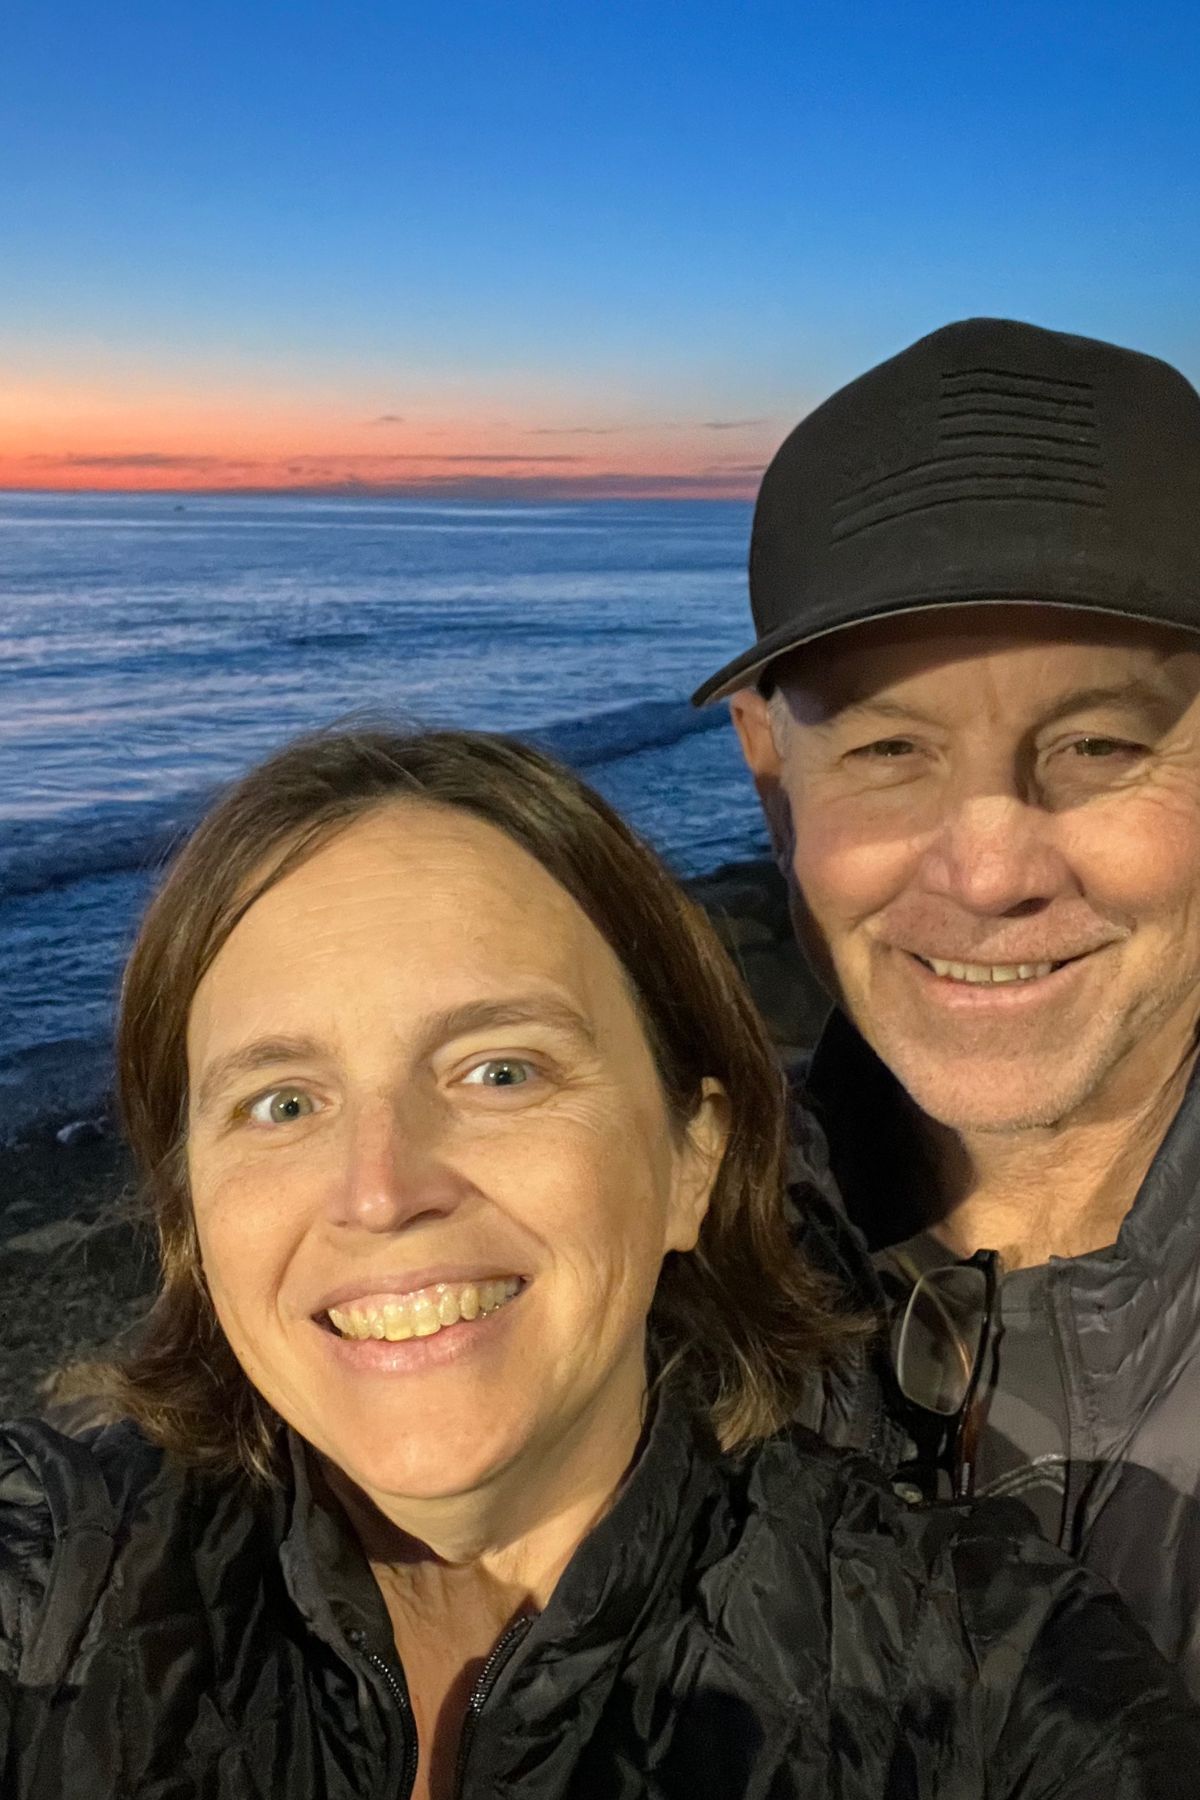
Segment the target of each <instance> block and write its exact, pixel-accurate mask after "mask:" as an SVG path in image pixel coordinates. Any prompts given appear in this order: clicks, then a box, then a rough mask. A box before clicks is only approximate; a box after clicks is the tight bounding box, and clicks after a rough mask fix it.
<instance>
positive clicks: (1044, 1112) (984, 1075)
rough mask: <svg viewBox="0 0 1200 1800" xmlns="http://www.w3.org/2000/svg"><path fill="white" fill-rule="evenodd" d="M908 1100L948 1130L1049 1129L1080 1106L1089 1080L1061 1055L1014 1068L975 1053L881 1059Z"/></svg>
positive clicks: (1009, 1130)
mask: <svg viewBox="0 0 1200 1800" xmlns="http://www.w3.org/2000/svg"><path fill="white" fill-rule="evenodd" d="M885 1060H886V1061H888V1062H889V1063H890V1065H891V1068H892V1071H893V1073H894V1074H895V1075H896V1077H897V1079H898V1080H899V1082H900V1084H901V1086H902V1087H903V1088H904V1089H905V1090H906V1092H907V1093H908V1095H909V1097H910V1099H911V1100H913V1101H914V1103H915V1104H916V1105H917V1106H918V1107H919V1108H920V1110H921V1111H922V1112H923V1113H925V1114H926V1115H927V1116H928V1117H929V1118H931V1119H934V1120H936V1121H937V1123H938V1124H939V1125H943V1126H945V1127H946V1128H947V1129H948V1130H950V1131H957V1132H960V1133H963V1134H966V1133H987V1134H990V1133H996V1134H1000V1133H1006V1132H1015V1131H1039V1130H1042V1131H1044V1130H1049V1129H1051V1128H1053V1127H1054V1126H1056V1125H1061V1124H1063V1123H1064V1122H1065V1121H1066V1120H1067V1119H1069V1118H1070V1117H1071V1116H1072V1114H1073V1113H1075V1112H1076V1111H1077V1109H1078V1108H1079V1107H1080V1106H1081V1105H1082V1103H1083V1102H1084V1100H1085V1099H1086V1097H1087V1094H1088V1091H1089V1088H1090V1085H1091V1084H1090V1083H1089V1081H1088V1079H1087V1077H1086V1075H1085V1074H1084V1073H1083V1072H1082V1071H1079V1072H1078V1074H1076V1075H1075V1079H1072V1078H1071V1077H1072V1074H1073V1073H1074V1072H1073V1071H1067V1070H1064V1069H1063V1066H1062V1061H1061V1059H1056V1062H1055V1065H1054V1066H1049V1059H1047V1066H1043V1065H1042V1062H1041V1059H1040V1058H1039V1059H1038V1061H1037V1062H1036V1063H1034V1065H1033V1066H1032V1067H1031V1066H1030V1065H1029V1064H1025V1065H1024V1066H1022V1067H1020V1068H1015V1067H1014V1066H1013V1064H1012V1063H1011V1062H1004V1063H997V1062H995V1061H990V1060H983V1059H980V1060H978V1061H976V1060H975V1059H973V1058H970V1057H967V1058H955V1059H953V1060H952V1059H950V1058H945V1059H942V1058H931V1059H925V1058H912V1057H907V1056H900V1057H896V1058H892V1057H887V1058H885Z"/></svg>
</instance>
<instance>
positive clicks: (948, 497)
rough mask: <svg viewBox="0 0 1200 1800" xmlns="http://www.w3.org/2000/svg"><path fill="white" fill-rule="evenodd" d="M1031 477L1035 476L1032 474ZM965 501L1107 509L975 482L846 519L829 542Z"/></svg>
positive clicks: (1078, 499) (1075, 497) (1080, 497)
mask: <svg viewBox="0 0 1200 1800" xmlns="http://www.w3.org/2000/svg"><path fill="white" fill-rule="evenodd" d="M1030 478H1031V479H1035V478H1033V477H1030ZM985 479H989V480H1002V479H1005V477H1001V476H994V477H986V478H985ZM1007 479H1008V480H1010V481H1014V482H1020V481H1023V480H1025V479H1026V477H1024V476H1020V475H1015V474H1014V475H1011V476H1008V477H1007ZM1043 479H1044V480H1046V481H1060V480H1061V479H1062V478H1061V477H1060V476H1045V477H1043ZM1097 485H1101V484H1097ZM965 500H969V501H971V502H973V503H976V504H978V503H981V502H983V501H987V500H1003V501H1006V502H1008V503H1009V504H1011V503H1012V502H1013V501H1014V500H1047V501H1049V502H1051V504H1053V505H1058V506H1088V507H1091V508H1092V509H1093V510H1096V511H1103V509H1104V502H1103V500H1093V499H1091V498H1090V496H1088V495H1086V494H1046V493H1041V494H1039V493H1036V492H1030V491H1028V490H1026V491H1025V492H1024V493H1022V492H1019V491H1018V492H1012V491H1009V492H1008V493H1004V494H981V493H980V492H979V490H978V488H977V487H975V486H974V485H972V486H971V487H969V488H968V489H967V490H966V491H965V492H964V493H961V494H943V495H942V496H941V497H940V498H939V499H936V500H918V501H917V502H916V504H915V505H911V506H896V507H893V509H892V511H891V512H887V513H880V514H879V515H878V516H877V517H876V518H874V519H861V520H857V521H855V520H853V519H847V520H843V521H842V522H841V524H840V525H835V526H834V528H833V530H832V531H831V532H830V534H829V535H830V541H831V542H832V543H835V544H843V543H845V542H846V540H847V539H848V538H852V537H857V536H858V535H859V533H860V532H863V531H873V530H874V529H875V527H876V526H877V525H888V524H890V523H891V521H892V520H893V519H903V518H907V517H908V515H909V514H910V513H919V512H929V511H930V509H931V508H933V507H935V506H958V505H960V504H961V503H962V502H963V501H965ZM881 504H886V502H881Z"/></svg>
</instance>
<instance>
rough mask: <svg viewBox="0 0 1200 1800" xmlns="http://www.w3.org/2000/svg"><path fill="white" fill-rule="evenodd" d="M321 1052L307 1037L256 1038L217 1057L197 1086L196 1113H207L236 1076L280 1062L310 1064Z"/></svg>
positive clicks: (316, 1044)
mask: <svg viewBox="0 0 1200 1800" xmlns="http://www.w3.org/2000/svg"><path fill="white" fill-rule="evenodd" d="M321 1053H322V1052H321V1046H320V1045H319V1044H318V1043H317V1041H316V1039H315V1038H307V1037H266V1038H252V1039H251V1041H250V1042H249V1043H248V1044H239V1045H238V1047H237V1049H236V1050H227V1051H226V1052H225V1054H224V1055H223V1056H217V1057H214V1058H213V1060H212V1062H210V1063H209V1064H208V1066H207V1068H206V1069H205V1070H204V1071H203V1073H202V1075H201V1077H200V1080H199V1081H198V1082H197V1084H196V1111H197V1112H198V1113H202V1112H206V1111H207V1110H208V1108H209V1107H210V1106H211V1105H212V1103H213V1100H214V1099H215V1097H216V1096H217V1095H218V1094H219V1093H221V1091H222V1090H223V1089H224V1088H226V1087H227V1086H228V1085H229V1083H230V1082H231V1081H232V1080H234V1078H235V1077H236V1076H239V1075H253V1074H254V1073H255V1071H256V1070H258V1069H267V1068H270V1067H272V1066H273V1065H274V1064H276V1063H288V1062H306V1061H308V1060H310V1059H311V1058H312V1057H314V1056H320V1055H321Z"/></svg>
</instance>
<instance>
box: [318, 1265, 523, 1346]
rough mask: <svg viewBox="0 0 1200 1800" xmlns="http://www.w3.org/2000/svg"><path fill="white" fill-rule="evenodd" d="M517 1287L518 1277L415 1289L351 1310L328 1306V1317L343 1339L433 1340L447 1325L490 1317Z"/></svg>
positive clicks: (357, 1303) (357, 1304)
mask: <svg viewBox="0 0 1200 1800" xmlns="http://www.w3.org/2000/svg"><path fill="white" fill-rule="evenodd" d="M520 1287H521V1282H520V1278H519V1277H518V1276H516V1275H509V1276H506V1277H504V1278H503V1279H500V1280H496V1281H478V1282H476V1281H463V1282H456V1283H455V1284H454V1285H453V1286H450V1285H448V1284H447V1283H445V1282H439V1283H438V1284H437V1286H436V1287H432V1288H418V1289H417V1291H416V1293H414V1294H405V1295H403V1296H396V1297H395V1298H392V1297H390V1296H384V1295H382V1294H381V1295H379V1297H378V1298H377V1299H370V1300H356V1301H354V1303H353V1304H352V1305H350V1306H331V1307H330V1308H329V1312H328V1315H327V1316H328V1319H329V1323H330V1324H331V1325H332V1326H333V1328H334V1330H335V1331H336V1332H338V1333H339V1335H340V1336H341V1337H347V1338H386V1339H387V1341H388V1343H389V1344H401V1343H403V1342H404V1340H405V1339H406V1338H413V1337H433V1336H434V1334H435V1333H436V1332H439V1331H441V1330H442V1328H443V1327H444V1326H446V1325H458V1324H460V1323H463V1324H469V1323H470V1321H471V1320H473V1319H479V1318H482V1317H484V1316H485V1315H486V1314H487V1313H493V1312H495V1311H496V1309H497V1307H500V1306H504V1305H506V1304H507V1302H508V1301H509V1300H511V1299H512V1298H513V1295H514V1294H516V1293H518V1292H519V1291H520Z"/></svg>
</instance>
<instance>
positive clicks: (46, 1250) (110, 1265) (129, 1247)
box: [0, 1212, 155, 1298]
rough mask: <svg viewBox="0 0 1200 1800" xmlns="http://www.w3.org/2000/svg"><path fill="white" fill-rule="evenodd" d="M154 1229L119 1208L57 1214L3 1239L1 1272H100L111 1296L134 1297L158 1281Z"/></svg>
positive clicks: (59, 1275)
mask: <svg viewBox="0 0 1200 1800" xmlns="http://www.w3.org/2000/svg"><path fill="white" fill-rule="evenodd" d="M154 1262H155V1258H154V1249H153V1244H152V1242H151V1239H150V1237H149V1234H148V1233H147V1232H146V1231H145V1230H144V1229H143V1228H142V1227H141V1226H140V1225H138V1224H136V1223H135V1221H134V1220H133V1219H131V1218H129V1217H128V1216H127V1215H125V1214H123V1213H120V1212H109V1213H107V1214H104V1215H102V1216H101V1217H100V1218H99V1219H96V1220H93V1221H90V1222H89V1221H86V1220H82V1219H55V1220H54V1221H53V1223H52V1224H49V1225H40V1226H38V1227H37V1228H36V1229H35V1230H33V1231H22V1232H18V1233H17V1235H16V1236H15V1237H10V1238H5V1239H4V1240H3V1242H0V1275H3V1276H6V1277H11V1276H14V1275H18V1276H19V1275H22V1274H28V1275H29V1276H30V1277H33V1276H35V1275H42V1274H46V1273H52V1274H53V1275H54V1276H55V1278H56V1279H57V1280H61V1281H62V1282H64V1283H68V1282H71V1281H78V1280H80V1279H81V1278H84V1277H92V1278H96V1277H99V1278H101V1279H102V1280H103V1283H104V1287H105V1290H106V1292H107V1293H108V1294H109V1295H110V1296H112V1297H114V1298H115V1297H125V1296H128V1297H130V1298H132V1297H133V1296H135V1295H138V1294H143V1293H146V1292H148V1291H149V1289H150V1288H151V1287H152V1286H153V1283H154Z"/></svg>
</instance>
